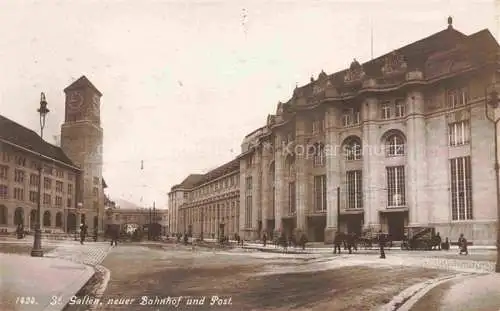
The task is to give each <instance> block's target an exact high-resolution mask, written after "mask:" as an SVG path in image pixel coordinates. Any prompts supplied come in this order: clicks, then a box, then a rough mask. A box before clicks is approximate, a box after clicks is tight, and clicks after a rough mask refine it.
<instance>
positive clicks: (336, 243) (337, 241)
mask: <svg viewBox="0 0 500 311" xmlns="http://www.w3.org/2000/svg"><path fill="white" fill-rule="evenodd" d="M341 245H342V233H340V232H339V231H337V232H335V237H334V238H333V253H334V254H336V253H337V250H338V251H339V254H340V253H341V252H340V247H341Z"/></svg>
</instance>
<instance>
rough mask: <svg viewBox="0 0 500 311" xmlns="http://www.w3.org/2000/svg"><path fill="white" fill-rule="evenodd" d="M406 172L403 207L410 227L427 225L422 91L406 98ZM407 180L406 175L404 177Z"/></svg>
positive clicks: (412, 93)
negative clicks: (406, 211) (406, 209)
mask: <svg viewBox="0 0 500 311" xmlns="http://www.w3.org/2000/svg"><path fill="white" fill-rule="evenodd" d="M406 103H407V108H408V121H407V134H406V135H407V139H406V144H407V153H406V159H407V166H406V167H407V171H406V172H405V175H406V174H408V176H407V178H406V190H407V192H406V205H407V206H408V207H409V224H410V225H427V224H428V221H429V220H428V219H427V216H428V213H427V209H428V208H429V207H428V204H427V197H426V195H427V193H426V184H427V161H426V157H425V154H426V135H425V119H424V115H423V113H424V97H423V94H422V93H421V92H418V91H412V92H409V93H408V96H407V100H406ZM405 177H406V176H405Z"/></svg>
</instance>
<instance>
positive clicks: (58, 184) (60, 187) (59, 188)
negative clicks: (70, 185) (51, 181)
mask: <svg viewBox="0 0 500 311" xmlns="http://www.w3.org/2000/svg"><path fill="white" fill-rule="evenodd" d="M56 192H63V183H62V181H58V180H57V181H56Z"/></svg>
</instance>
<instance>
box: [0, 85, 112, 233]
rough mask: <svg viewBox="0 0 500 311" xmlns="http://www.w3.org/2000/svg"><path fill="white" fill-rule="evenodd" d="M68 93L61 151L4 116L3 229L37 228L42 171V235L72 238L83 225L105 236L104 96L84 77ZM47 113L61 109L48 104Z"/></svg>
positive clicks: (0, 164) (0, 162)
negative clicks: (72, 233)
mask: <svg viewBox="0 0 500 311" xmlns="http://www.w3.org/2000/svg"><path fill="white" fill-rule="evenodd" d="M64 91H65V93H66V102H65V103H66V104H65V122H64V124H63V125H62V127H61V134H62V137H61V147H58V146H55V145H52V144H49V143H48V142H46V141H45V140H42V139H41V138H40V137H39V135H38V134H37V133H36V132H34V131H32V130H30V129H28V128H26V127H24V126H22V125H20V124H18V123H16V122H15V121H13V120H10V119H8V118H6V117H4V116H0V150H1V151H0V153H1V158H0V228H4V229H6V230H8V231H13V230H15V227H16V225H17V224H23V225H24V226H25V228H30V227H31V228H33V227H34V223H35V219H36V218H35V217H36V208H37V201H38V181H39V176H38V170H37V168H38V167H39V166H40V165H41V166H42V168H43V169H42V197H41V199H42V207H41V210H42V218H41V225H42V231H51V232H63V231H65V232H73V231H75V230H77V229H78V227H79V224H80V223H81V222H85V223H86V224H87V225H88V227H89V230H94V228H98V230H99V231H102V230H103V225H102V219H103V218H104V191H103V189H104V188H106V183H105V181H104V179H103V178H102V165H103V163H102V128H101V127H100V117H99V114H100V97H101V93H100V92H99V91H98V90H97V89H96V88H95V87H94V86H93V85H92V83H90V81H89V80H88V79H87V78H86V77H85V76H82V77H81V78H80V79H78V80H77V81H75V82H74V83H72V84H71V85H70V86H68V87H67V88H66V89H65V90H64ZM49 109H51V110H56V109H58V108H57V107H55V106H53V105H51V103H50V100H49ZM35 113H36V111H35V109H34V111H33V114H35Z"/></svg>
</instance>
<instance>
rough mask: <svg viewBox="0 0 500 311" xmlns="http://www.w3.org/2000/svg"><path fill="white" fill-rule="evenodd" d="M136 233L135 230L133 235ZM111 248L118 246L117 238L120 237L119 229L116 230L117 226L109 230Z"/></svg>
mask: <svg viewBox="0 0 500 311" xmlns="http://www.w3.org/2000/svg"><path fill="white" fill-rule="evenodd" d="M136 232H137V233H138V231H137V229H136V231H135V232H134V233H136ZM110 233H111V234H110V235H111V246H113V245H114V246H117V245H118V237H119V235H120V229H119V228H118V226H113V228H111V232H110Z"/></svg>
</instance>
